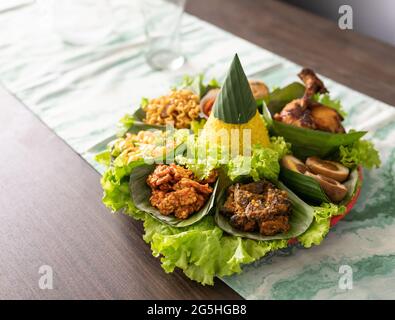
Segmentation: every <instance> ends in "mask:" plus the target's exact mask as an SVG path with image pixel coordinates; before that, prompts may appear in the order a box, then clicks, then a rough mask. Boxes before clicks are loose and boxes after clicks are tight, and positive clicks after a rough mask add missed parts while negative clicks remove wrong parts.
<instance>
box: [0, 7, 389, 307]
mask: <svg viewBox="0 0 395 320" xmlns="http://www.w3.org/2000/svg"><path fill="white" fill-rule="evenodd" d="M187 11H188V12H190V13H192V14H194V15H196V16H199V17H201V18H203V19H205V20H208V21H209V22H211V23H213V24H216V25H218V26H220V27H221V28H223V29H226V30H228V31H231V32H233V33H235V34H237V35H239V36H241V37H243V38H245V39H247V40H250V41H252V42H254V43H256V44H258V45H260V46H263V47H264V48H266V49H269V50H271V51H273V52H275V53H278V54H280V55H282V56H284V57H287V58H289V59H291V60H293V61H295V62H297V63H299V64H302V65H306V66H310V67H312V68H314V69H315V70H317V71H318V72H320V73H322V74H324V75H326V76H328V77H331V78H332V79H334V80H337V81H339V82H341V83H344V84H346V85H348V86H350V87H352V88H354V89H357V90H360V91H362V92H364V93H366V94H368V95H371V96H373V97H375V98H378V99H380V100H383V101H385V102H387V103H390V104H393V105H395V90H393V84H394V83H395V64H394V61H395V48H393V47H391V46H389V45H385V44H382V43H380V42H377V41H375V40H373V39H368V38H366V37H363V36H360V35H357V34H354V33H352V32H350V31H341V30H339V29H338V28H337V26H336V25H335V24H334V23H331V22H329V21H326V20H324V19H322V18H319V17H316V16H313V15H311V14H309V13H306V12H304V11H301V10H299V9H296V8H294V7H291V6H288V5H286V4H284V3H281V2H278V1H254V0H244V1H240V0H226V1H225V0H199V1H190V2H189V4H188V6H187ZM0 105H1V114H0V150H1V152H0V163H1V165H0V179H1V183H0V228H1V232H0V298H3V299H4V298H11V299H21V298H22V299H36V298H37V299H114V298H115V299H149V298H151V299H194V298H195V299H238V298H240V296H239V295H238V294H236V293H235V292H234V291H233V290H232V289H230V288H229V287H227V286H226V285H225V284H224V283H223V282H221V281H220V280H217V281H216V284H215V286H214V287H209V286H205V287H204V286H200V285H198V284H196V283H195V282H193V281H190V280H188V279H186V278H185V277H184V275H183V274H182V273H181V272H175V273H174V274H170V275H167V274H165V273H164V272H163V270H162V269H161V267H160V263H159V260H158V259H156V258H154V257H153V256H152V255H151V251H150V249H149V247H148V246H147V245H146V244H145V243H144V241H143V240H142V237H141V234H142V226H141V223H140V222H136V221H134V220H132V219H131V218H128V217H126V216H123V215H118V214H116V215H113V214H110V213H109V211H108V210H107V209H106V208H105V207H104V205H102V204H101V196H102V190H101V187H100V184H99V179H100V176H99V174H98V173H97V172H96V171H95V170H94V169H93V168H91V167H90V166H89V165H88V164H87V163H86V162H85V161H84V160H83V159H82V158H81V157H80V156H79V155H78V154H76V153H75V152H74V151H73V150H72V149H71V148H70V147H68V145H67V144H65V143H64V142H63V141H62V140H61V139H60V138H58V137H57V136H56V135H55V134H54V133H53V132H52V131H51V130H50V129H48V128H47V127H46V126H45V124H43V123H42V122H41V121H40V120H39V119H38V118H37V117H35V116H34V115H33V114H32V113H31V112H30V111H29V110H28V109H26V108H25V107H24V106H23V105H22V104H21V103H20V102H18V101H17V100H16V99H15V98H14V97H12V96H11V95H10V94H9V93H7V92H6V91H5V90H4V89H0ZM42 265H50V266H51V267H52V268H53V272H54V282H53V285H54V289H53V290H41V289H40V288H39V285H38V281H39V278H40V274H39V273H38V271H39V268H40V266H42Z"/></svg>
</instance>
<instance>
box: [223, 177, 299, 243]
mask: <svg viewBox="0 0 395 320" xmlns="http://www.w3.org/2000/svg"><path fill="white" fill-rule="evenodd" d="M291 211H292V206H291V202H290V200H289V198H288V196H287V193H286V192H285V191H283V190H280V189H278V188H277V187H276V186H274V185H273V184H272V183H270V182H268V181H266V180H262V181H258V182H253V183H249V184H244V185H242V184H238V183H237V184H235V185H233V186H231V187H230V188H229V189H228V191H227V199H226V201H225V203H224V205H223V206H222V207H221V209H220V213H221V214H223V215H225V216H227V217H230V223H231V225H232V226H233V227H235V228H236V229H239V230H242V231H248V232H253V231H259V232H260V233H261V234H263V235H273V234H277V233H280V232H286V231H288V230H289V228H290V226H289V221H288V219H289V215H290V214H291Z"/></svg>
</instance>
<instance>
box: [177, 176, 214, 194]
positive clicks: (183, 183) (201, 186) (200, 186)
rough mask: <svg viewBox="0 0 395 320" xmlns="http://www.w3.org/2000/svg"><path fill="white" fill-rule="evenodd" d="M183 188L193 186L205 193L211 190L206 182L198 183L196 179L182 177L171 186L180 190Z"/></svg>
mask: <svg viewBox="0 0 395 320" xmlns="http://www.w3.org/2000/svg"><path fill="white" fill-rule="evenodd" d="M184 188H194V189H195V190H196V191H197V192H199V193H201V194H205V195H208V194H210V193H212V192H213V189H212V188H211V187H210V186H209V185H208V184H200V183H199V182H197V181H194V180H191V179H186V178H182V179H181V180H180V181H178V182H177V183H176V184H175V185H174V186H173V189H174V190H182V189H184Z"/></svg>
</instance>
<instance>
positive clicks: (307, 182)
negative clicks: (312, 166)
mask: <svg viewBox="0 0 395 320" xmlns="http://www.w3.org/2000/svg"><path fill="white" fill-rule="evenodd" d="M280 180H281V181H282V182H283V183H284V184H285V185H286V186H287V187H288V188H290V189H291V190H292V191H293V192H295V193H296V194H297V195H298V196H299V197H301V198H302V199H303V200H305V201H308V202H309V203H313V204H321V203H322V202H331V201H330V200H329V198H328V196H327V195H326V194H325V192H324V190H323V189H322V188H321V186H320V184H319V183H318V182H317V181H316V180H315V179H313V178H312V177H309V176H306V175H304V174H301V173H299V172H295V171H292V170H289V169H287V168H284V167H282V168H281V171H280Z"/></svg>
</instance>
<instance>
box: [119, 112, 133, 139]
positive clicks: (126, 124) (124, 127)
mask: <svg viewBox="0 0 395 320" xmlns="http://www.w3.org/2000/svg"><path fill="white" fill-rule="evenodd" d="M134 122H135V118H134V116H133V115H132V114H129V113H127V114H125V115H124V116H123V117H122V118H121V119H120V120H119V122H118V132H117V136H118V137H123V136H124V134H125V133H126V132H127V131H128V130H129V129H130V128H131V127H132V126H133V124H134Z"/></svg>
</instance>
